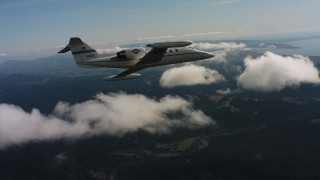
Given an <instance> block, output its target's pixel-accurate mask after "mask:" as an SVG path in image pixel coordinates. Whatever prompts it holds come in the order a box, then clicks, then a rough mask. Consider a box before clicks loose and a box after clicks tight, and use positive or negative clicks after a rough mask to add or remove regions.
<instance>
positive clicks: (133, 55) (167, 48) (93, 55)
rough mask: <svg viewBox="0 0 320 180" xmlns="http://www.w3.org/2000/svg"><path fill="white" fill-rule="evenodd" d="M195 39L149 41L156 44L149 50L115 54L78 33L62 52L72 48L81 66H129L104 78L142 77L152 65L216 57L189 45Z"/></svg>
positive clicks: (128, 50) (150, 45) (141, 49)
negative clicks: (106, 52)
mask: <svg viewBox="0 0 320 180" xmlns="http://www.w3.org/2000/svg"><path fill="white" fill-rule="evenodd" d="M191 44H192V42H191V41H175V42H160V43H153V44H148V45H147V47H150V48H152V49H151V50H150V51H149V52H146V51H145V49H144V48H132V49H125V50H122V51H120V52H117V53H116V55H114V56H107V55H103V54H100V53H98V52H97V51H96V50H95V49H93V48H92V47H90V46H89V45H88V44H87V43H85V42H83V41H82V40H81V39H80V38H78V37H72V38H70V41H69V44H68V45H67V46H66V47H65V48H64V49H62V50H61V51H59V52H58V53H66V52H68V51H71V52H72V55H73V57H74V59H75V62H76V64H77V65H78V66H80V67H109V68H126V70H125V71H123V72H121V73H120V74H117V75H112V76H107V77H105V78H103V80H111V81H112V80H125V79H133V78H137V77H140V76H141V75H140V74H136V73H135V72H137V71H140V70H143V69H145V68H148V67H155V66H162V65H168V64H176V63H183V62H189V61H196V60H201V59H207V58H211V57H214V55H213V54H211V53H209V52H205V51H200V50H197V49H193V48H192V47H187V46H190V45H191Z"/></svg>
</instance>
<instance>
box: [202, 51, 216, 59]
mask: <svg viewBox="0 0 320 180" xmlns="http://www.w3.org/2000/svg"><path fill="white" fill-rule="evenodd" d="M203 56H204V58H205V59H207V58H212V57H214V55H213V54H212V53H208V52H206V53H205V54H204V55H203Z"/></svg>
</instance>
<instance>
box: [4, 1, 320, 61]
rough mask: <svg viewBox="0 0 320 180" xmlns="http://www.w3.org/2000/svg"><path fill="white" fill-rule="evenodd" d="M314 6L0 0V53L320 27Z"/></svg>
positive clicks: (302, 3)
mask: <svg viewBox="0 0 320 180" xmlns="http://www.w3.org/2000/svg"><path fill="white" fill-rule="evenodd" d="M319 9H320V1H319V0H161V1H160V0H145V1H142V0H135V1H128V0H117V1H116V0H90V1H89V0H1V2H0V22H1V27H0V58H1V57H5V56H8V55H12V54H14V53H15V52H35V51H37V50H41V49H50V48H51V49H54V48H57V46H61V45H65V44H67V42H68V39H69V37H72V36H79V37H81V38H82V39H84V40H85V41H87V42H88V43H96V44H99V43H109V46H114V45H119V44H126V43H133V42H150V41H153V42H154V41H163V40H165V41H167V40H177V39H180V40H181V39H190V40H195V39H213V40H214V39H230V38H241V37H250V36H258V35H268V34H271V35H272V34H279V33H282V34H286V33H295V32H317V31H319V32H320V18H319V17H320V11H319ZM105 45H108V44H105Z"/></svg>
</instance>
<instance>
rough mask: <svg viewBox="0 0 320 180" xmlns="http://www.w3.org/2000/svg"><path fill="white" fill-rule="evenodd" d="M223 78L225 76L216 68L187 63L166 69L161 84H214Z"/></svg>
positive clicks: (167, 85) (169, 86)
mask: <svg viewBox="0 0 320 180" xmlns="http://www.w3.org/2000/svg"><path fill="white" fill-rule="evenodd" d="M223 80H224V77H223V76H222V75H221V74H219V73H218V72H217V71H215V70H212V69H208V68H205V67H203V66H196V65H186V66H181V67H174V68H171V69H168V70H167V71H165V72H164V73H163V74H162V76H161V79H160V85H161V86H162V87H166V88H172V87H176V86H191V85H197V84H212V83H216V82H220V81H223Z"/></svg>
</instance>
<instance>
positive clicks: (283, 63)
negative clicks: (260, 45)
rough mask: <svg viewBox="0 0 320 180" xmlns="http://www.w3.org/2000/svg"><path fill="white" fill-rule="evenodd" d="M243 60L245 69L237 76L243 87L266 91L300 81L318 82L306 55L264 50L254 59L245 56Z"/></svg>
mask: <svg viewBox="0 0 320 180" xmlns="http://www.w3.org/2000/svg"><path fill="white" fill-rule="evenodd" d="M244 62H245V66H246V69H245V71H244V72H243V73H242V74H241V75H240V76H239V77H238V85H239V86H241V87H242V88H244V89H250V90H256V91H264V92H268V91H279V90H281V89H283V88H285V87H295V86H299V85H300V84H301V83H320V80H319V76H318V73H319V72H318V69H317V68H316V67H315V66H314V64H313V62H312V61H311V60H310V59H309V58H308V57H304V56H300V55H294V56H288V57H284V56H280V55H277V54H274V53H272V52H266V53H265V54H264V55H263V56H261V57H258V58H256V59H254V58H251V57H247V58H246V59H245V60H244Z"/></svg>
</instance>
